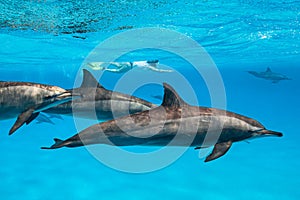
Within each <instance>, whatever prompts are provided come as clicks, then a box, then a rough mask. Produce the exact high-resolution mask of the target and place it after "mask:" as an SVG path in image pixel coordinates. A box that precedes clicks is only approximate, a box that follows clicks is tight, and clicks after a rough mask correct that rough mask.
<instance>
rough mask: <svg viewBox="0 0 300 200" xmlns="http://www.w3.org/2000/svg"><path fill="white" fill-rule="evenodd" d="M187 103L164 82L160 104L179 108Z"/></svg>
mask: <svg viewBox="0 0 300 200" xmlns="http://www.w3.org/2000/svg"><path fill="white" fill-rule="evenodd" d="M185 104H187V103H186V102H185V101H183V100H182V99H181V97H180V96H179V95H178V94H177V92H176V91H175V90H174V88H172V87H171V86H170V85H169V84H167V83H164V98H163V102H162V104H161V105H162V106H164V107H175V108H179V107H182V106H183V105H185Z"/></svg>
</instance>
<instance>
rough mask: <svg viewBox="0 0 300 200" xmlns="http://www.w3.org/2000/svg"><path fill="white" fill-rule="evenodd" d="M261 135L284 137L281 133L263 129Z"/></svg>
mask: <svg viewBox="0 0 300 200" xmlns="http://www.w3.org/2000/svg"><path fill="white" fill-rule="evenodd" d="M259 133H260V134H261V135H266V136H267V135H274V136H277V137H282V136H283V134H282V133H280V132H277V131H270V130H266V129H263V130H261V131H259Z"/></svg>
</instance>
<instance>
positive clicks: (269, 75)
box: [248, 67, 291, 83]
mask: <svg viewBox="0 0 300 200" xmlns="http://www.w3.org/2000/svg"><path fill="white" fill-rule="evenodd" d="M248 73H250V74H252V75H253V76H256V77H258V78H263V79H266V80H270V81H272V83H278V82H279V81H282V80H291V79H290V78H288V77H287V76H285V75H283V74H279V73H274V72H272V71H271V69H270V68H269V67H268V68H267V70H266V71H265V72H256V71H248Z"/></svg>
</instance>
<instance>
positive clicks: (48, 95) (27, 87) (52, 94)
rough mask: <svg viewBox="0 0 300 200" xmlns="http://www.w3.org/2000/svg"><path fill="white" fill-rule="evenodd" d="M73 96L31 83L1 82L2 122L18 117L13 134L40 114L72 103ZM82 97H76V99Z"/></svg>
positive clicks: (51, 87)
mask: <svg viewBox="0 0 300 200" xmlns="http://www.w3.org/2000/svg"><path fill="white" fill-rule="evenodd" d="M73 94H75V93H71V92H69V91H67V90H65V89H63V88H60V87H57V86H52V85H45V84H38V83H31V82H6V81H1V82H0V120H4V119H11V118H15V117H17V120H16V122H15V124H14V125H13V126H12V128H11V129H10V131H9V135H11V134H13V133H14V132H15V131H16V130H17V129H19V128H20V127H21V126H22V125H23V124H25V123H26V124H29V123H30V122H31V121H33V120H34V119H35V118H36V117H37V116H38V115H39V113H40V112H42V111H45V110H47V109H48V108H51V107H53V106H57V105H59V104H62V103H65V102H67V101H71V100H72V97H73ZM75 96H76V97H80V96H79V95H77V94H76V95H74V97H75Z"/></svg>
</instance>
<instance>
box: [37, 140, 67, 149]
mask: <svg viewBox="0 0 300 200" xmlns="http://www.w3.org/2000/svg"><path fill="white" fill-rule="evenodd" d="M54 142H55V143H54V144H53V145H52V146H51V147H41V149H58V148H61V147H64V146H65V145H64V140H61V139H58V138H54Z"/></svg>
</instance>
